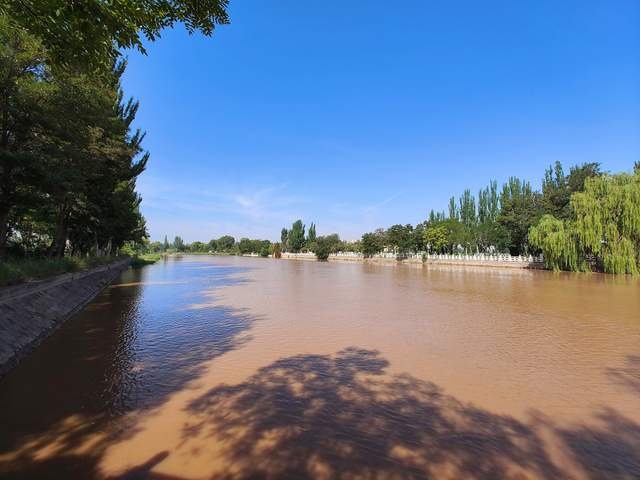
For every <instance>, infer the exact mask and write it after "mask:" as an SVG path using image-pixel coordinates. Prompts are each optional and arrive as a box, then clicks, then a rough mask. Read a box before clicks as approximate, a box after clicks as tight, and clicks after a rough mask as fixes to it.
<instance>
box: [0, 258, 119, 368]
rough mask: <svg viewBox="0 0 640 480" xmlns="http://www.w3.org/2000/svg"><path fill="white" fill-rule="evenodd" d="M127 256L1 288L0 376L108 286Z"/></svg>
mask: <svg viewBox="0 0 640 480" xmlns="http://www.w3.org/2000/svg"><path fill="white" fill-rule="evenodd" d="M130 263H131V259H130V258H126V259H124V260H119V261H116V262H113V263H110V264H107V265H101V266H98V267H95V268H92V269H89V270H84V271H81V272H73V273H64V274H61V275H58V276H55V277H52V278H48V279H46V280H39V281H33V282H28V283H24V284H20V285H14V286H6V287H1V288H0V376H1V375H4V374H5V373H6V372H8V371H9V370H10V369H11V368H13V367H14V366H15V365H16V364H17V363H18V362H19V361H20V360H21V359H22V358H23V357H24V356H25V355H27V354H28V353H29V352H31V351H32V350H33V349H34V348H35V347H37V346H38V345H39V344H40V343H41V342H42V341H43V340H44V339H45V338H46V337H48V336H49V335H51V333H53V332H54V331H55V330H56V329H57V328H58V327H59V326H60V325H61V324H62V323H63V322H64V321H65V320H67V319H68V318H69V317H70V316H72V315H73V314H74V313H76V312H77V311H79V310H80V309H81V308H82V307H84V306H85V305H86V304H87V303H88V302H90V301H91V300H93V298H94V297H95V296H96V295H97V294H98V293H100V292H101V291H102V289H103V288H105V287H106V286H107V285H109V284H110V283H111V282H112V281H113V280H114V279H115V278H116V277H117V276H118V275H119V274H120V273H121V272H122V271H123V270H124V269H125V268H127V267H128V266H129V264H130Z"/></svg>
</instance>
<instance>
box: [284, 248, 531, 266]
mask: <svg viewBox="0 0 640 480" xmlns="http://www.w3.org/2000/svg"><path fill="white" fill-rule="evenodd" d="M282 258H284V259H287V260H310V261H316V260H317V259H316V256H315V254H314V253H290V252H285V253H283V254H282ZM328 260H329V261H330V262H364V263H376V264H383V265H402V264H405V265H415V266H421V267H422V266H428V265H452V266H470V267H488V268H518V269H536V270H543V269H544V263H543V261H542V258H541V257H532V256H528V257H522V256H519V257H514V256H511V255H447V254H443V255H437V254H433V255H424V256H423V255H410V256H408V257H406V258H404V259H398V258H397V257H396V256H395V255H394V254H380V255H374V256H372V257H368V258H366V257H364V256H363V255H361V254H356V253H337V254H331V255H329V258H328Z"/></svg>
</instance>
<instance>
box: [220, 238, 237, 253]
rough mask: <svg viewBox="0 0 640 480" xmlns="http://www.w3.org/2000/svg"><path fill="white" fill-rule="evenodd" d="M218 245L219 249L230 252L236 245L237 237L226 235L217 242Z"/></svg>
mask: <svg viewBox="0 0 640 480" xmlns="http://www.w3.org/2000/svg"><path fill="white" fill-rule="evenodd" d="M216 243H217V245H218V251H220V252H226V253H228V252H229V251H231V249H232V248H233V246H234V245H235V243H236V241H235V239H234V238H233V237H232V236H230V235H224V236H222V237H220V238H219V239H218V241H217V242H216Z"/></svg>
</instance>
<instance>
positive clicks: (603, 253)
mask: <svg viewBox="0 0 640 480" xmlns="http://www.w3.org/2000/svg"><path fill="white" fill-rule="evenodd" d="M571 207H572V208H573V210H574V212H575V216H576V220H575V230H576V235H577V238H578V240H579V242H580V244H581V246H582V248H583V249H584V251H585V252H589V253H592V254H594V255H596V256H597V257H598V258H599V259H601V261H602V265H603V269H604V271H605V272H608V273H631V274H637V273H638V269H639V267H638V262H639V259H638V255H639V253H640V172H638V171H636V172H635V173H634V174H626V173H622V174H619V175H602V176H599V177H592V178H588V179H587V180H586V181H585V185H584V192H578V193H575V194H574V195H572V196H571Z"/></svg>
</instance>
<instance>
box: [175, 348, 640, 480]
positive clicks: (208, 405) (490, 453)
mask: <svg viewBox="0 0 640 480" xmlns="http://www.w3.org/2000/svg"><path fill="white" fill-rule="evenodd" d="M387 366H388V362H387V361H386V360H385V359H384V358H383V357H381V356H380V355H379V353H378V352H376V351H372V350H364V349H359V348H353V347H352V348H348V349H345V350H343V351H341V352H339V353H338V354H336V355H335V356H330V355H299V356H293V357H288V358H283V359H280V360H278V361H276V362H274V363H273V364H271V365H269V366H266V367H264V368H262V369H260V370H259V371H258V372H257V373H256V374H255V375H254V376H253V377H251V378H250V379H249V380H247V381H246V382H244V383H241V384H238V385H234V386H221V387H217V388H214V389H212V390H210V391H209V392H207V393H206V394H205V395H203V396H201V397H199V398H197V399H195V400H193V401H192V402H191V403H190V404H189V405H188V407H187V408H188V411H189V412H190V413H191V414H192V415H194V419H196V418H197V419H200V421H201V423H200V424H199V425H198V426H197V434H198V436H204V437H205V438H209V437H210V438H211V441H216V442H218V445H222V446H224V458H225V470H224V471H223V472H222V473H221V474H220V475H218V476H216V477H215V478H224V479H276V478H294V479H324V478H373V479H378V478H380V479H382V478H416V479H418V478H425V479H427V478H428V479H440V478H465V479H481V480H493V479H513V480H516V479H518V480H519V479H526V478H541V479H561V478H575V477H574V475H573V474H572V473H570V472H568V471H567V470H566V469H565V467H566V465H557V464H556V463H554V462H553V461H552V459H551V457H550V454H549V452H548V450H547V449H545V447H544V443H543V441H542V438H541V437H540V434H539V432H538V427H539V425H538V424H536V425H535V426H534V425H529V424H527V423H524V422H521V421H519V420H516V419H514V418H512V417H509V416H505V415H498V414H494V413H491V412H489V411H487V410H483V409H481V408H478V407H475V406H473V405H470V404H467V403H463V402H461V401H460V400H458V399H456V398H454V397H452V396H450V395H447V394H445V393H444V392H443V391H442V389H441V388H439V387H438V386H437V385H435V384H433V383H430V382H426V381H422V380H419V379H416V378H414V377H412V376H410V375H406V374H404V375H393V376H389V375H386V374H385V369H386V367H387ZM603 420H605V425H606V427H603V430H602V431H598V432H592V435H593V436H589V434H588V433H587V432H586V431H584V430H582V429H578V430H571V431H570V430H557V429H555V428H554V427H553V426H552V425H546V427H547V428H551V429H553V431H554V432H555V433H557V435H558V436H559V437H560V438H563V439H564V440H566V442H567V446H568V448H569V449H570V451H571V452H572V455H573V457H574V458H575V461H576V463H577V464H578V467H577V468H578V470H579V472H580V474H581V475H582V477H586V478H593V479H596V478H597V479H600V478H616V479H628V478H640V477H639V475H640V468H639V465H638V459H639V458H640V451H639V447H638V445H639V444H638V443H637V440H638V439H639V437H638V432H639V431H640V427H639V426H638V425H637V424H635V423H633V422H628V423H626V424H625V423H623V419H622V418H621V417H616V416H613V414H612V416H610V417H609V418H606V419H603ZM618 427H619V428H621V429H622V430H623V431H624V432H626V433H625V434H624V435H626V436H621V435H620V432H616V430H615V429H616V428H618ZM183 435H184V437H185V439H188V438H189V437H191V436H192V435H193V431H192V430H186V429H185V431H184V432H183ZM607 435H608V436H607ZM592 449H593V450H596V451H598V452H601V453H602V455H600V457H597V459H596V460H593V456H592V454H593V453H594V452H592V451H591V450H592ZM589 457H590V458H591V460H590V458H589Z"/></svg>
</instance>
